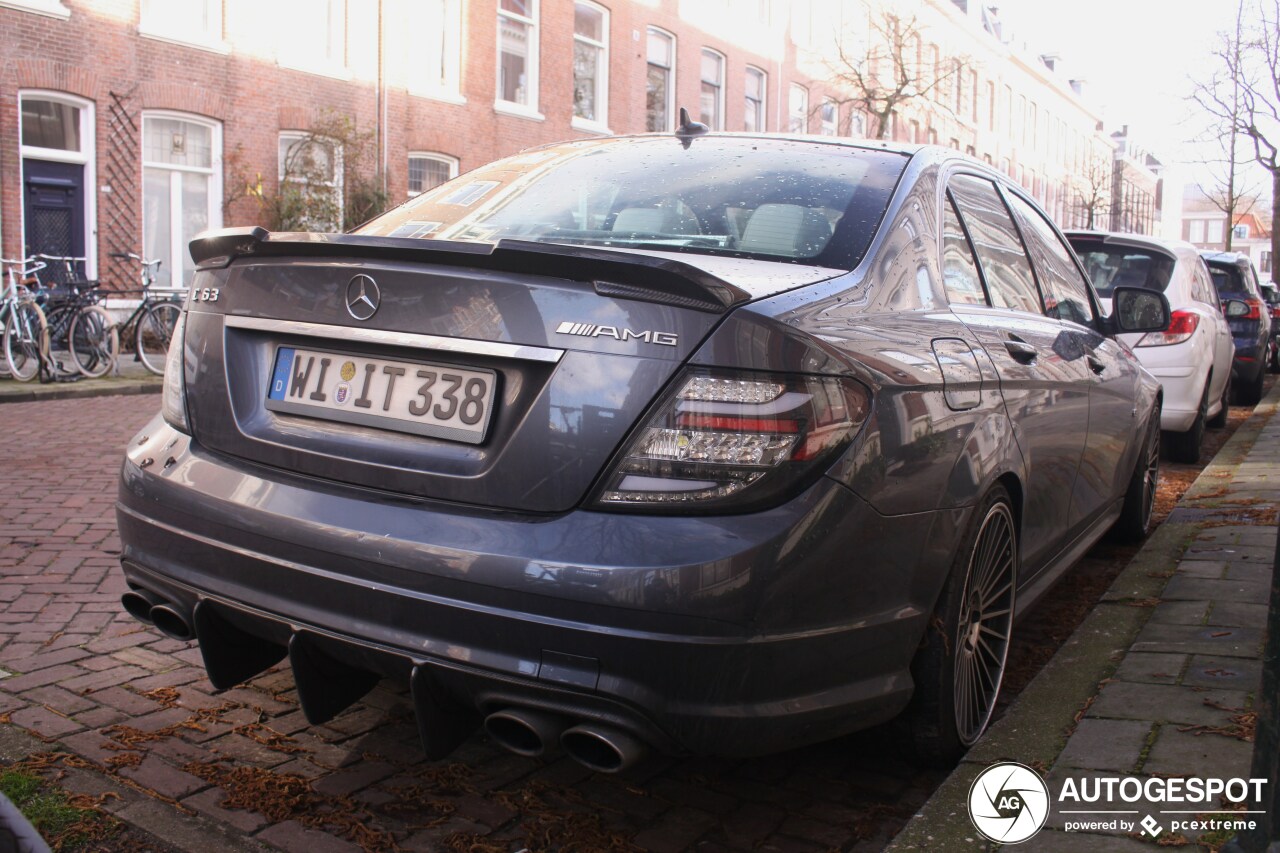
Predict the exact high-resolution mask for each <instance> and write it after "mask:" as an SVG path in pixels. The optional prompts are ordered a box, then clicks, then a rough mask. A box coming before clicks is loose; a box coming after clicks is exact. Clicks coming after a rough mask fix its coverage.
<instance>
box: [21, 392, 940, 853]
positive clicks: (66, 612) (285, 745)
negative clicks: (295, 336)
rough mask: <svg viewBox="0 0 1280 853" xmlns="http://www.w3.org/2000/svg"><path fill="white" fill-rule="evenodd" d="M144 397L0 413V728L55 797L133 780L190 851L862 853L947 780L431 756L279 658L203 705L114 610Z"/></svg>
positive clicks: (808, 762)
mask: <svg viewBox="0 0 1280 853" xmlns="http://www.w3.org/2000/svg"><path fill="white" fill-rule="evenodd" d="M157 404H158V400H157V398H156V397H154V396H144V397H102V398H95V399H88V400H57V401H46V402H38V403H16V404H9V405H5V406H3V407H0V427H2V432H3V437H2V438H0V453H2V454H3V458H4V459H6V460H7V462H6V464H5V466H4V471H3V475H0V476H2V479H3V494H4V500H3V503H2V504H0V524H2V526H0V560H2V561H3V568H2V571H0V668H3V670H4V671H5V673H6V676H5V677H4V678H2V679H0V714H2V715H3V716H2V717H0V720H3V721H5V722H7V723H8V725H7V726H4V727H3V729H4V730H6V731H10V732H12V731H13V729H14V728H20V729H22V730H25V731H26V732H29V733H31V734H33V735H35V736H37V737H39V738H42V739H44V740H45V741H47V742H48V744H47V747H46V751H47V752H49V753H54V754H53V755H52V756H46V757H45V760H46V761H49V762H51V763H52V764H55V765H57V764H61V765H63V766H64V767H69V768H72V769H73V772H71V773H69V774H68V775H67V777H66V780H65V782H64V784H66V785H67V786H68V787H69V788H72V789H80V790H84V791H87V792H90V793H95V794H96V793H101V792H103V791H106V790H117V789H121V788H125V789H132V792H133V795H134V800H135V801H134V802H132V804H129V801H128V800H121V801H114V800H108V801H107V803H106V808H108V809H109V810H112V809H114V810H116V811H118V812H119V813H120V814H121V815H122V816H123V817H125V818H126V819H130V818H131V816H132V813H131V811H130V810H133V812H137V813H141V812H142V811H143V810H145V809H144V807H149V811H148V814H149V815H150V816H151V823H150V826H152V827H154V826H157V825H159V826H163V825H164V824H165V821H166V820H169V819H172V820H173V821H179V822H180V821H183V820H186V821H188V823H190V822H191V821H192V820H193V818H192V817H191V816H197V817H199V818H202V819H203V820H205V821H206V822H205V823H198V824H197V827H198V826H210V824H208V823H207V821H208V820H213V821H216V822H219V823H220V824H222V825H223V826H222V829H223V830H224V832H223V833H222V834H220V835H209V836H198V837H197V840H196V842H195V844H194V846H189V848H188V849H199V850H212V849H218V848H219V845H221V844H227V845H229V846H228V849H247V848H248V847H251V846H252V845H253V842H251V841H248V840H247V839H248V837H250V836H251V837H252V838H253V839H255V840H256V841H257V842H261V843H263V844H265V845H269V846H272V847H277V848H281V849H284V850H290V851H306V853H329V851H346V850H357V849H360V848H364V849H366V850H383V849H393V845H398V846H399V847H400V848H401V849H404V850H459V851H461V850H467V851H475V853H490V851H493V853H498V852H499V851H511V850H518V849H520V848H521V847H524V846H528V847H531V848H534V849H546V848H548V847H553V846H560V845H564V844H567V843H569V842H577V843H578V845H579V846H578V847H577V849H580V850H631V849H648V850H655V851H676V850H684V849H698V850H704V851H719V850H743V851H745V850H764V851H820V850H831V849H839V850H878V849H880V848H881V847H882V846H883V845H884V844H885V843H886V842H887V840H888V839H889V838H890V837H892V835H893V833H894V832H895V831H896V830H897V828H898V827H899V826H901V825H902V823H903V822H904V821H905V820H906V819H907V818H908V817H909V816H910V815H911V814H912V813H913V812H914V811H915V810H916V809H917V808H918V807H919V806H920V805H921V804H922V803H923V802H924V800H925V799H926V798H927V797H928V795H929V793H930V792H931V791H932V789H933V788H934V787H935V785H936V784H937V782H938V781H939V780H940V779H941V778H942V776H943V775H944V774H942V773H940V772H934V771H922V770H920V769H918V768H916V767H914V766H912V765H911V764H910V763H907V762H905V761H904V760H903V758H902V757H901V756H900V755H899V754H898V753H897V752H896V751H895V748H894V741H893V739H892V738H889V737H886V736H885V733H884V732H876V731H873V732H867V733H863V734H860V735H856V736H853V737H850V738H845V739H843V740H840V741H835V742H832V743H828V744H822V745H819V746H816V747H812V748H809V749H804V750H798V751H795V752H791V753H786V754H783V755H777V756H772V757H769V758H765V759H758V760H752V761H721V760H703V759H700V760H686V761H671V760H667V759H660V758H654V759H650V760H649V761H647V762H646V763H644V764H642V765H640V766H638V767H636V768H634V769H633V770H631V771H629V772H628V773H626V774H624V775H622V776H619V777H607V776H601V775H596V774H592V773H590V772H589V771H587V770H585V769H584V768H582V767H581V766H579V765H578V764H576V763H575V762H573V761H571V760H569V759H567V758H561V759H559V760H555V761H545V762H540V761H534V760H529V759H522V758H518V757H516V756H513V755H511V754H509V753H507V752H505V751H504V750H502V749H500V748H498V747H497V746H495V745H493V744H491V743H490V742H489V741H488V740H487V738H485V737H484V736H483V735H482V734H478V735H476V736H474V737H473V738H472V739H471V740H470V741H469V742H468V743H466V744H465V745H464V746H463V747H462V748H461V749H459V750H458V751H457V752H456V753H455V754H454V755H453V756H452V757H451V758H450V759H448V760H447V761H444V762H437V763H430V762H427V761H425V760H424V759H423V758H422V751H421V747H420V745H419V742H418V735H417V730H416V727H415V724H414V720H413V715H412V710H411V707H410V705H409V702H408V696H407V691H406V690H403V689H401V688H400V686H399V685H390V684H389V683H387V682H384V683H383V685H382V686H380V687H379V688H377V689H375V690H374V692H373V693H371V694H370V695H369V696H367V697H366V698H365V701H363V702H361V703H358V704H357V705H355V706H353V707H352V708H351V709H349V710H348V711H347V712H345V713H343V714H342V715H341V716H339V717H338V718H336V719H334V720H333V721H331V722H330V723H329V724H327V725H324V726H310V725H308V724H307V722H306V720H305V719H304V718H303V715H302V712H301V711H300V710H299V708H298V705H297V701H296V695H295V693H294V690H293V679H292V676H291V675H290V673H289V671H288V669H287V667H286V668H285V669H283V670H281V668H279V667H277V668H276V669H274V670H272V671H270V672H268V673H266V674H264V675H263V676H261V677H259V678H257V679H255V680H254V681H253V682H252V683H251V684H250V685H249V686H247V687H243V688H237V689H233V690H229V691H224V692H214V691H213V690H212V688H211V687H210V685H209V683H208V681H207V680H206V678H205V674H204V670H203V667H202V665H201V660H200V653H199V651H198V650H197V648H196V647H195V645H194V644H188V643H182V642H177V641H174V640H170V639H167V638H165V637H164V636H162V635H161V634H159V633H158V632H156V631H155V630H154V629H151V628H149V627H146V626H143V625H141V624H140V623H138V622H136V621H135V620H133V619H132V618H130V617H128V616H127V615H126V614H125V613H124V612H123V610H122V609H121V607H120V595H121V593H122V592H123V591H124V590H125V585H124V581H123V578H122V576H121V574H120V571H119V566H118V563H117V558H118V551H119V542H118V539H117V537H116V534H115V519H114V509H113V502H114V496H115V489H116V471H117V467H118V464H119V459H120V452H121V448H122V447H123V446H124V444H125V442H127V441H128V440H129V438H130V437H131V436H132V435H133V433H134V431H135V430H136V428H137V427H138V426H140V425H141V424H142V423H144V422H145V421H146V419H147V418H148V417H149V415H150V414H151V412H152V411H153V410H154V408H155V407H156V405H157ZM138 792H142V793H144V794H146V797H145V798H143V799H147V800H148V801H147V802H145V803H142V804H139V803H138V802H136V800H137V799H138V797H137V796H136V795H137V793H138ZM157 802H158V803H159V804H160V810H159V811H157V807H156V804H157ZM157 815H158V817H157ZM188 828H190V827H188ZM152 831H156V830H155V829H153V830H152ZM166 837H167V838H169V840H171V841H172V840H173V838H172V837H169V836H166ZM217 838H229V839H232V841H227V842H223V841H217V840H216V839H217Z"/></svg>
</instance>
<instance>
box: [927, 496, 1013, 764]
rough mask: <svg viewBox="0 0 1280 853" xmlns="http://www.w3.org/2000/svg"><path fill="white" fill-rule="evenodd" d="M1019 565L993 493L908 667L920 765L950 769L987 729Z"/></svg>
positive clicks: (1002, 503)
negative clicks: (911, 678)
mask: <svg viewBox="0 0 1280 853" xmlns="http://www.w3.org/2000/svg"><path fill="white" fill-rule="evenodd" d="M1017 565H1018V536H1017V525H1016V523H1015V522H1014V514H1013V504H1012V502H1011V501H1010V499H1009V493H1008V492H1006V491H1005V489H1004V488H1003V487H1002V486H995V487H994V488H992V489H991V491H989V492H988V493H987V494H986V496H985V497H984V498H983V499H982V500H981V501H979V503H978V505H977V506H976V507H975V508H974V511H973V515H972V517H971V519H970V521H969V526H968V528H967V529H966V530H965V533H964V537H963V538H962V539H961V541H960V543H959V545H958V547H957V549H956V556H955V560H954V562H953V563H952V565H951V573H950V575H949V576H948V578H947V582H946V584H945V585H944V586H943V589H942V594H941V595H940V596H939V597H938V603H937V606H936V607H935V608H934V612H933V616H932V618H930V620H929V626H928V627H927V628H926V629H925V637H924V640H923V642H922V645H921V647H920V650H919V651H918V652H917V653H916V657H915V660H914V661H913V662H912V664H911V674H912V677H913V678H914V680H915V685H916V687H915V693H914V694H913V696H912V698H911V704H910V706H909V707H908V709H907V717H906V719H907V723H908V725H909V727H910V731H911V737H912V740H913V742H914V746H915V750H916V754H917V756H918V757H919V758H920V760H921V761H924V762H926V763H929V764H935V765H948V764H951V763H953V762H954V761H955V760H956V759H957V758H959V757H960V755H962V754H963V753H964V751H965V750H966V749H968V748H969V747H970V746H972V745H973V744H974V743H975V742H976V741H977V740H978V738H979V737H981V736H982V733H983V732H984V731H986V728H987V724H988V723H990V721H991V714H992V712H993V711H994V710H995V705H996V697H997V696H998V695H999V693H1000V683H1001V681H1002V680H1003V678H1004V668H1005V661H1006V658H1007V656H1008V652H1009V636H1010V632H1011V629H1012V627H1013V605H1014V596H1015V584H1014V581H1015V580H1016V578H1017Z"/></svg>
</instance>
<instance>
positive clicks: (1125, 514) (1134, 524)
mask: <svg viewBox="0 0 1280 853" xmlns="http://www.w3.org/2000/svg"><path fill="white" fill-rule="evenodd" d="M1159 483H1160V407H1159V406H1156V408H1155V409H1153V410H1152V412H1151V423H1150V424H1148V426H1147V435H1146V438H1145V439H1144V440H1143V442H1142V449H1141V451H1140V452H1139V453H1138V461H1137V462H1136V463H1135V464H1134V466H1133V474H1132V475H1131V476H1130V477H1129V488H1128V489H1126V490H1125V493H1124V507H1123V508H1122V509H1121V510H1120V517H1119V518H1118V519H1116V523H1115V526H1114V527H1112V528H1111V531H1112V534H1113V535H1114V537H1115V538H1116V539H1119V540H1120V541H1121V542H1141V541H1142V540H1143V539H1146V538H1147V534H1148V533H1150V532H1151V516H1152V511H1153V510H1154V509H1155V503H1156V486H1158V485H1159Z"/></svg>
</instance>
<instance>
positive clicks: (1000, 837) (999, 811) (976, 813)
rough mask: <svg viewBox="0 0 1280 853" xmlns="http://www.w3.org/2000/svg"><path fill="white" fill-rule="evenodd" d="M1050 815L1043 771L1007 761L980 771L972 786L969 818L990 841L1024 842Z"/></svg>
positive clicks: (1002, 842) (1047, 789) (1047, 790)
mask: <svg viewBox="0 0 1280 853" xmlns="http://www.w3.org/2000/svg"><path fill="white" fill-rule="evenodd" d="M1048 817H1049V788H1048V786H1047V785H1045V783H1044V780H1043V779H1041V778H1040V774H1039V773H1037V772H1036V771H1034V770H1032V769H1031V768H1030V767H1027V766H1026V765H1023V764H1018V763H1016V762H1013V761H1006V762H1002V763H1000V764H993V765H991V766H990V767H988V768H987V769H986V770H983V771H982V772H981V773H979V774H978V778H976V779H974V780H973V785H972V786H971V787H970V788H969V819H970V820H971V821H973V825H974V827H975V828H976V829H977V830H978V832H980V833H982V836H983V837H984V838H986V839H987V840H988V841H995V842H997V843H999V844H1021V843H1022V842H1023V841H1026V840H1027V839H1028V838H1031V837H1032V836H1033V835H1035V834H1036V833H1037V832H1039V831H1040V829H1041V827H1043V826H1044V822H1045V820H1047V819H1048Z"/></svg>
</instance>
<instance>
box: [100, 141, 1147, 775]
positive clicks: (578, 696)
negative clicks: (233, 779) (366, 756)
mask: <svg viewBox="0 0 1280 853" xmlns="http://www.w3.org/2000/svg"><path fill="white" fill-rule="evenodd" d="M191 252H192V256H193V257H194V260H195V261H196V263H197V265H198V270H197V272H196V274H195V278H194V281H193V282H192V286H191V290H190V294H189V298H188V301H187V306H186V310H185V312H184V314H183V317H182V320H181V324H180V328H179V329H178V330H177V332H176V333H175V337H174V341H175V343H174V346H173V348H172V349H171V351H170V353H169V368H168V370H167V372H166V379H165V382H166V385H165V391H164V397H163V411H162V413H161V414H159V415H157V416H156V417H155V418H154V419H153V420H152V421H151V422H150V423H148V424H147V425H146V426H145V427H144V428H143V429H142V431H141V432H140V433H139V434H138V436H137V437H136V438H135V439H134V441H133V442H132V444H131V445H130V447H129V448H128V451H127V456H126V459H125V461H124V467H123V472H122V478H121V483H120V493H119V504H118V508H119V524H120V532H121V538H122V540H123V544H124V550H123V556H122V559H123V564H124V572H125V576H126V578H127V579H128V582H129V585H130V588H131V591H130V592H128V593H127V594H126V595H125V596H124V606H125V607H126V608H128V610H129V611H130V612H131V613H132V614H134V615H135V616H137V617H138V618H139V619H141V620H143V621H145V622H149V623H153V624H154V625H155V626H156V627H157V628H159V629H160V630H162V631H164V632H165V633H166V634H168V635H170V636H174V637H180V638H184V639H192V638H195V639H198V640H199V644H200V649H201V652H202V654H203V657H204V661H205V664H206V667H207V670H208V673H209V678H210V680H211V681H212V683H213V684H214V685H215V686H216V687H219V688H225V687H229V686H231V685H233V684H236V683H239V682H241V681H243V680H245V679H247V678H250V677H252V676H254V675H255V674H257V673H259V672H261V671H262V670H263V669H265V668H267V667H269V666H271V665H273V664H275V663H277V662H278V661H280V660H282V659H284V658H286V657H287V658H288V660H289V663H290V664H291V666H292V669H293V672H294V675H295V678H296V681H297V687H298V693H299V698H300V701H301V704H302V708H303V710H304V711H305V713H306V715H307V717H308V719H310V720H311V721H313V722H321V721H324V720H327V719H329V718H331V717H332V716H333V715H335V714H337V713H339V712H340V711H341V710H343V709H344V708H345V707H347V706H348V705H350V704H351V703H352V702H354V701H356V700H357V699H359V698H360V697H361V696H362V695H363V694H364V693H366V692H367V691H368V690H369V689H371V688H372V687H373V685H374V684H375V683H376V682H377V681H378V679H379V678H380V677H383V676H390V677H393V678H397V679H402V680H403V681H405V682H407V683H408V684H410V685H411V688H412V695H413V699H414V703H415V705H416V708H417V712H418V719H419V723H420V728H421V732H422V737H423V741H424V744H425V748H426V752H427V754H428V755H429V756H431V757H439V756H443V755H446V754H447V753H448V752H449V751H450V750H452V749H453V748H454V747H455V746H456V745H457V744H458V743H459V742H460V741H461V740H462V739H464V738H466V737H468V736H469V735H470V734H471V733H472V732H473V731H474V730H475V729H476V728H478V727H479V726H481V725H483V726H484V727H485V729H486V730H487V731H488V732H489V734H490V735H491V736H492V737H493V738H494V739H495V740H497V741H498V742H500V743H502V744H503V745H504V746H506V747H508V748H510V749H512V750H514V751H516V752H519V753H523V754H527V755H539V754H543V753H545V752H548V751H551V750H554V749H560V748H563V749H564V750H566V751H567V752H568V753H569V754H571V755H572V756H573V757H574V758H576V759H578V760H579V761H581V762H583V763H584V764H586V765H588V766H590V767H593V768H595V769H598V770H603V771H614V770H619V769H621V768H624V767H626V766H628V765H629V764H631V763H632V762H633V761H635V760H636V759H637V758H638V757H639V756H641V755H642V754H643V753H644V752H645V751H646V750H658V751H661V752H667V753H690V752H692V753H716V754H722V755H750V754H759V753H766V752H770V751H776V750H781V749H785V748H788V747H791V746H796V745H799V744H803V743H808V742H814V741H818V740H823V739H828V738H832V737H835V736H837V735H840V734H842V733H845V732H848V731H851V730H854V729H858V728H862V727H866V726H869V725H871V724H874V723H877V722H880V721H883V720H886V719H889V718H891V717H894V716H897V715H899V714H903V712H905V714H903V720H904V721H905V722H906V723H907V724H908V725H905V726H904V730H905V731H908V732H910V734H911V737H912V739H913V740H914V743H915V744H916V746H917V748H918V749H919V751H920V753H921V754H922V755H924V756H926V757H929V758H934V759H945V758H947V757H952V756H955V755H957V754H958V753H959V752H960V751H961V750H962V749H963V748H965V747H966V746H968V745H969V744H971V743H973V742H974V741H975V740H976V739H977V738H978V737H979V736H980V735H981V734H982V732H983V730H984V729H985V727H986V725H987V722H988V720H989V719H990V715H991V711H992V708H993V706H994V703H995V699H996V694H997V692H998V690H999V687H1000V681H1001V676H1002V673H1003V670H1004V665H1005V654H1006V650H1007V648H1008V642H1009V636H1010V631H1011V629H1012V627H1013V622H1014V619H1015V617H1016V616H1020V615H1021V614H1023V613H1024V612H1025V611H1026V610H1027V609H1028V608H1029V607H1030V606H1031V605H1032V603H1033V602H1035V601H1036V599H1037V598H1039V597H1040V596H1041V595H1042V594H1043V593H1044V592H1045V591H1046V590H1047V589H1048V588H1049V587H1050V586H1051V585H1052V584H1053V583H1054V582H1055V580H1057V579H1058V578H1059V577H1060V576H1061V575H1062V573H1063V572H1064V571H1065V570H1067V569H1068V568H1069V567H1070V566H1071V565H1072V564H1073V563H1074V562H1075V561H1076V560H1077V558H1078V557H1079V556H1080V555H1081V553H1082V552H1083V551H1084V550H1085V549H1086V548H1088V547H1089V546H1090V545H1091V544H1092V543H1093V542H1094V541H1095V540H1097V539H1098V538H1099V537H1100V536H1101V535H1102V534H1103V533H1104V532H1106V531H1107V530H1108V529H1109V528H1112V527H1113V526H1114V527H1117V528H1118V529H1119V531H1120V532H1121V533H1123V534H1125V535H1128V536H1131V537H1141V536H1143V535H1144V534H1145V533H1146V531H1147V527H1148V525H1149V523H1150V514H1151V506H1152V501H1153V497H1154V488H1155V481H1156V477H1157V472H1158V460H1159V455H1160V454H1159V436H1160V432H1159V429H1158V427H1159V423H1160V417H1159V410H1160V388H1159V385H1158V384H1157V383H1156V382H1155V381H1154V380H1153V379H1152V378H1151V377H1150V376H1149V375H1148V374H1147V373H1146V372H1144V371H1143V370H1142V368H1141V367H1140V366H1139V365H1138V363H1137V361H1136V360H1135V359H1134V357H1133V355H1132V354H1131V353H1130V352H1129V350H1128V349H1127V348H1126V347H1124V346H1123V345H1121V344H1120V343H1118V342H1117V340H1116V337H1115V336H1116V334H1117V333H1118V332H1121V331H1125V332H1137V331H1150V330H1156V329H1159V328H1163V325H1164V324H1167V322H1168V304H1167V303H1166V302H1164V300H1163V297H1162V295H1160V294H1158V293H1153V292H1151V291H1145V290H1138V289H1126V288H1117V292H1116V294H1114V295H1113V299H1114V310H1113V314H1112V315H1111V316H1102V315H1101V314H1100V313H1099V310H1098V301H1097V299H1096V297H1095V295H1094V294H1093V292H1092V291H1091V289H1090V286H1089V284H1088V282H1087V280H1086V279H1085V277H1084V275H1083V274H1082V272H1081V269H1080V267H1079V264H1078V262H1077V260H1076V258H1075V256H1074V255H1073V254H1072V252H1071V250H1070V249H1069V248H1068V247H1067V245H1066V244H1065V243H1064V241H1063V239H1062V236H1061V235H1060V234H1059V232H1058V230H1057V229H1056V228H1055V227H1054V225H1053V224H1052V223H1051V222H1050V221H1049V219H1047V218H1046V217H1045V215H1044V214H1043V213H1042V212H1041V211H1040V210H1039V209H1038V208H1037V207H1036V205H1035V204H1033V203H1032V202H1031V201H1030V200H1029V199H1028V197H1027V196H1026V195H1025V194H1024V193H1023V192H1022V191H1021V190H1020V189H1019V188H1018V187H1016V186H1014V185H1013V184H1011V183H1010V182H1009V181H1008V180H1007V179H1006V178H1005V177H1003V176H1001V175H999V174H998V173H996V172H994V171H992V170H991V169H990V168H988V167H986V166H984V165H982V164H980V163H977V162H975V161H973V160H970V159H966V158H963V157H960V156H958V155H957V154H955V153H954V152H951V151H948V150H944V149H940V148H928V147H926V148H915V147H909V148H907V147H893V146H888V145H882V144H871V143H864V144H859V143H853V142H849V141H836V140H822V141H818V140H815V139H803V138H781V137H767V136H739V135H717V134H709V135H708V134H703V133H699V132H698V129H697V128H687V129H686V130H685V131H683V132H681V133H679V134H677V135H676V136H674V137H673V136H663V135H648V136H638V137H626V138H610V139H593V140H588V141H579V142H573V143H568V144H563V145H555V146H549V147H544V148H539V149H535V150H531V151H526V152H524V153H522V154H519V155H517V156H515V157H511V158H508V159H505V160H501V161H498V162H496V163H493V164H491V165H489V166H485V167H483V168H480V169H477V170H475V171H473V172H471V173H469V174H466V175H463V176H462V177H460V178H457V179H455V180H453V181H450V182H449V183H447V184H444V185H443V186H441V187H439V188H438V189H435V190H433V191H431V192H429V193H426V194H424V195H421V196H419V197H417V198H414V199H413V200H411V201H409V202H408V203H406V204H404V205H401V206H400V207H399V208H396V209H395V210H393V211H391V212H389V213H387V214H385V215H383V216H380V217H378V218H377V219H374V220H373V221H371V222H369V223H367V224H366V225H364V226H362V227H360V228H358V229H356V230H355V232H354V233H351V234H272V233H268V232H266V231H263V230H261V229H238V230H228V231H222V232H218V233H213V234H209V235H205V236H202V237H200V238H198V239H197V240H195V241H194V242H193V243H192V245H191Z"/></svg>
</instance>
